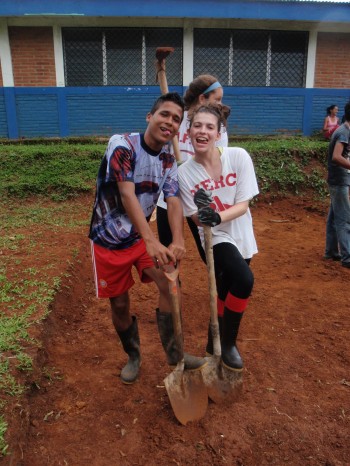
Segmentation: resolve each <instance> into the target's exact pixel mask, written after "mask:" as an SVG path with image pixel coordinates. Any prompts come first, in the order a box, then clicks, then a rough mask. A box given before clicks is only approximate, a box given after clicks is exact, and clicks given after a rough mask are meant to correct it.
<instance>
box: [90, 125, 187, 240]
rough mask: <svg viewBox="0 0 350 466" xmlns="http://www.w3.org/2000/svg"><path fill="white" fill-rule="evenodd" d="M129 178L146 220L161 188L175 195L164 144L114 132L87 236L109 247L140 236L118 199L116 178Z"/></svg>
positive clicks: (169, 157) (174, 167)
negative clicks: (154, 147)
mask: <svg viewBox="0 0 350 466" xmlns="http://www.w3.org/2000/svg"><path fill="white" fill-rule="evenodd" d="M122 181H131V182H133V183H134V184H135V194H136V197H137V199H138V201H139V203H140V205H141V208H142V210H143V213H144V215H145V217H146V219H147V221H149V219H150V217H151V215H152V212H153V210H154V208H155V206H156V204H157V201H158V197H159V195H160V193H161V192H163V193H164V196H165V197H166V198H167V197H171V196H178V195H179V185H178V180H177V165H176V163H175V158H174V156H173V155H172V154H171V153H170V151H169V146H168V145H165V146H164V147H163V148H162V150H161V151H160V152H155V151H153V150H152V149H151V148H149V147H148V146H147V144H146V143H145V141H144V137H143V135H142V134H139V133H131V134H124V135H121V134H116V135H114V136H112V137H111V139H110V140H109V143H108V146H107V149H106V152H105V154H104V156H103V159H102V162H101V165H100V169H99V172H98V176H97V183H96V198H95V204H94V209H93V214H92V218H91V225H90V233H89V238H90V239H91V240H92V241H94V242H95V243H96V244H99V245H100V246H102V247H105V248H108V249H125V248H128V247H130V246H132V245H133V244H134V243H135V242H136V241H138V240H139V239H140V238H141V237H140V235H139V233H138V232H137V231H136V230H135V227H134V226H133V224H132V223H131V221H130V219H129V217H128V215H127V214H126V212H125V209H124V206H123V204H122V202H121V197H120V193H119V189H118V184H117V183H118V182H122Z"/></svg>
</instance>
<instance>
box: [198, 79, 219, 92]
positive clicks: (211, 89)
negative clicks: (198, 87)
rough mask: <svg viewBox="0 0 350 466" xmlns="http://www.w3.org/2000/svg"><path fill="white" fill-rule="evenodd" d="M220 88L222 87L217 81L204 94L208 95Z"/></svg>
mask: <svg viewBox="0 0 350 466" xmlns="http://www.w3.org/2000/svg"><path fill="white" fill-rule="evenodd" d="M218 87H222V86H221V84H220V83H219V81H215V83H213V84H211V85H210V86H209V87H208V88H207V89H206V90H205V91H204V92H202V94H208V92H211V91H214V90H215V89H217V88H218Z"/></svg>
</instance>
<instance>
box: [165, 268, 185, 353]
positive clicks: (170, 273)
mask: <svg viewBox="0 0 350 466" xmlns="http://www.w3.org/2000/svg"><path fill="white" fill-rule="evenodd" d="M162 270H163V273H164V275H165V277H166V278H167V280H168V287H169V293H170V297H171V304H172V306H171V314H172V317H173V325H174V336H175V341H176V346H177V348H178V351H179V354H180V361H182V360H183V358H184V343H183V334H182V325H181V311H180V302H179V293H178V291H179V289H178V277H179V268H178V267H175V266H173V270H169V269H167V266H165V267H164V268H162ZM178 362H179V361H178Z"/></svg>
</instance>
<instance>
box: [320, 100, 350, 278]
mask: <svg viewBox="0 0 350 466" xmlns="http://www.w3.org/2000/svg"><path fill="white" fill-rule="evenodd" d="M344 110H345V122H344V123H343V124H342V125H341V126H340V127H339V128H338V129H336V131H335V132H334V133H333V135H332V138H331V141H330V143H329V147H328V178H327V181H328V186H329V193H330V200H331V205H330V208H329V212H328V218H327V226H326V247H325V255H324V258H325V259H333V260H341V263H342V266H343V267H347V268H349V269H350V200H349V186H350V140H349V139H350V102H348V103H347V104H346V105H345V109H344Z"/></svg>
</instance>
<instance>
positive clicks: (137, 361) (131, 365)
mask: <svg viewBox="0 0 350 466" xmlns="http://www.w3.org/2000/svg"><path fill="white" fill-rule="evenodd" d="M117 333H118V335H119V338H120V341H121V342H122V345H123V348H124V351H125V352H126V354H127V355H128V356H129V359H128V362H127V363H126V365H125V366H124V367H123V369H122V371H121V373H120V378H121V379H122V382H123V383H126V384H132V383H134V382H135V380H136V379H137V377H138V375H139V370H140V366H141V353H140V337H139V331H138V327H137V320H136V317H135V316H132V324H131V325H130V327H129V328H127V329H126V330H124V331H123V332H117Z"/></svg>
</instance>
